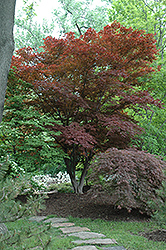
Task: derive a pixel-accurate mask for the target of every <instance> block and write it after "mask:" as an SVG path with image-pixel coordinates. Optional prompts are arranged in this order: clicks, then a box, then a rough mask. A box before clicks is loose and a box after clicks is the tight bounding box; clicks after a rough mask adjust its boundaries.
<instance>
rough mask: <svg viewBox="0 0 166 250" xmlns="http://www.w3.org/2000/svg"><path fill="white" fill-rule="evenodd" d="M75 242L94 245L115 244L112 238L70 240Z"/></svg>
mask: <svg viewBox="0 0 166 250" xmlns="http://www.w3.org/2000/svg"><path fill="white" fill-rule="evenodd" d="M72 242H73V243H75V244H78V245H81V244H94V245H109V244H117V242H116V241H115V240H114V239H89V240H74V241H72Z"/></svg>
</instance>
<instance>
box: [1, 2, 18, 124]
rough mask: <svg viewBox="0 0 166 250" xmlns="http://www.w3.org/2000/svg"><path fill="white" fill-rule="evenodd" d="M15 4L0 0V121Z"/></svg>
mask: <svg viewBox="0 0 166 250" xmlns="http://www.w3.org/2000/svg"><path fill="white" fill-rule="evenodd" d="M15 4H16V0H7V1H6V0H0V122H1V121H2V116H3V109H4V100H5V93H6V87H7V77H8V73H9V69H10V64H11V58H12V55H13V50H14V39H13V26H14V14H15Z"/></svg>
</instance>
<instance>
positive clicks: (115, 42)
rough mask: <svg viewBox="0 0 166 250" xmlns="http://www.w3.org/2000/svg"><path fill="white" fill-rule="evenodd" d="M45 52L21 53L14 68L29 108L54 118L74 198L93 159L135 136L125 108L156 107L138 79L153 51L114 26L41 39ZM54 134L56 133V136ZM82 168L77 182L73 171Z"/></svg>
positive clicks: (150, 43) (147, 42)
mask: <svg viewBox="0 0 166 250" xmlns="http://www.w3.org/2000/svg"><path fill="white" fill-rule="evenodd" d="M42 49H43V51H42V52H40V53H38V52H37V51H34V50H33V49H32V48H30V47H28V48H23V49H20V50H19V51H18V52H17V55H16V56H14V57H13V60H12V66H15V67H14V69H15V72H16V74H17V75H18V77H20V78H21V79H23V80H24V81H26V82H28V83H31V84H32V88H33V90H34V93H35V94H34V95H33V98H31V105H32V104H33V105H35V106H36V108H38V109H40V110H41V112H44V113H47V114H49V115H50V116H52V117H54V119H55V123H54V124H52V125H50V126H49V127H48V128H49V129H50V130H51V131H53V133H52V136H53V137H54V138H55V141H56V143H57V144H59V145H60V147H61V148H62V149H63V150H64V152H65V153H66V154H67V155H68V157H66V158H65V159H64V160H65V164H66V168H67V172H68V173H69V175H70V178H71V183H72V185H73V188H74V191H75V192H82V187H83V182H84V178H85V175H86V172H87V169H88V165H89V162H90V160H91V159H92V157H93V155H94V154H95V153H96V152H98V151H105V150H106V149H108V148H111V147H117V148H125V147H127V145H128V144H129V143H130V140H131V138H133V137H134V136H135V135H136V134H138V132H139V127H138V126H137V124H136V122H135V121H134V120H133V119H132V118H131V117H130V116H129V115H128V114H127V113H126V112H125V109H126V108H127V107H129V108H133V107H135V106H140V107H145V106H146V105H147V104H154V105H159V102H158V101H155V100H154V99H153V98H152V97H151V96H150V95H149V94H148V92H147V91H141V90H140V88H139V86H141V85H142V84H143V83H142V82H141V80H140V79H139V77H141V76H144V75H146V74H148V73H150V72H152V71H154V70H153V69H152V67H151V66H150V64H151V63H152V62H153V60H155V59H156V55H157V50H156V46H155V40H154V38H153V35H152V34H146V33H145V32H144V31H140V30H135V31H133V30H132V28H129V29H127V28H125V27H123V26H121V25H120V24H119V23H117V22H114V23H112V24H111V25H110V26H106V27H104V29H103V30H102V31H100V32H98V33H97V32H96V31H95V30H93V29H91V28H89V29H88V30H87V32H86V33H85V34H84V35H83V36H81V37H80V38H75V36H74V34H73V33H68V34H66V35H65V37H64V38H59V39H56V38H53V37H51V36H49V37H47V38H46V39H44V46H43V47H42ZM55 132H56V133H55ZM78 163H82V166H83V167H82V175H81V178H80V180H79V182H77V180H76V175H75V170H76V166H77V165H78Z"/></svg>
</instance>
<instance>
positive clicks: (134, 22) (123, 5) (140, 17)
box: [109, 0, 166, 157]
mask: <svg viewBox="0 0 166 250" xmlns="http://www.w3.org/2000/svg"><path fill="white" fill-rule="evenodd" d="M111 2H112V4H111V8H110V11H109V13H110V14H109V17H110V21H113V20H115V19H116V20H118V21H119V22H121V23H122V24H124V25H125V26H127V27H132V28H133V29H134V30H135V29H139V30H142V29H144V30H145V32H146V33H153V34H154V35H155V39H156V46H157V48H159V49H160V51H159V53H160V54H159V55H160V56H159V57H158V60H157V61H155V63H154V64H155V66H157V65H159V67H161V70H160V71H157V74H153V75H152V76H151V77H149V76H146V77H144V79H143V80H144V82H145V85H144V87H143V88H144V90H148V91H149V92H150V93H151V95H152V96H153V97H154V98H160V99H161V100H162V102H163V103H166V81H165V79H166V78H165V70H166V68H165V46H166V40H165V15H166V12H165V9H166V2H165V1H163V0H159V1H144V0H137V1H135V0H132V1H128V0H125V1H121V0H118V1H111ZM133 115H134V112H133ZM165 117H166V109H165V106H164V109H162V110H160V109H158V108H154V109H152V110H151V111H149V110H147V109H143V110H142V114H141V115H139V116H137V117H135V118H136V119H137V120H138V121H139V124H140V126H141V127H143V128H144V129H145V132H144V133H143V134H142V136H141V137H140V139H141V141H140V144H139V147H140V149H144V150H147V151H148V152H150V153H153V154H160V155H162V156H164V157H165V152H166V150H165V149H166V144H165V143H166V139H165V138H166V134H165V131H166V127H165Z"/></svg>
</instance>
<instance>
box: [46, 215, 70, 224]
mask: <svg viewBox="0 0 166 250" xmlns="http://www.w3.org/2000/svg"><path fill="white" fill-rule="evenodd" d="M64 221H69V220H68V219H67V218H55V217H53V218H49V219H47V220H45V221H43V222H44V223H50V222H51V223H53V224H54V223H61V222H64Z"/></svg>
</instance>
